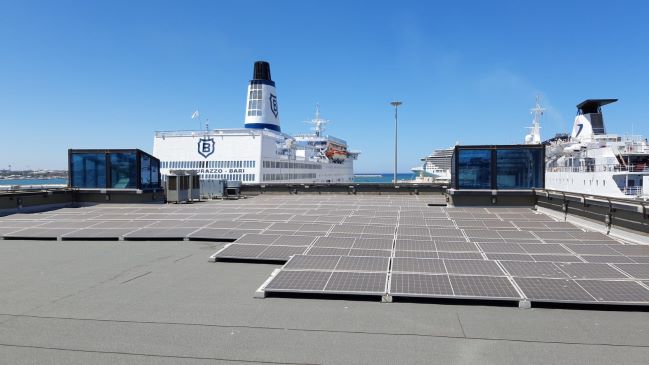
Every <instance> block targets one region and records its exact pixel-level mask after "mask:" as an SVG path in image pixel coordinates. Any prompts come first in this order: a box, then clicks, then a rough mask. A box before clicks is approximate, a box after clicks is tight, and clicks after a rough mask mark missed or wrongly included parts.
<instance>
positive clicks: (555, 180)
mask: <svg viewBox="0 0 649 365" xmlns="http://www.w3.org/2000/svg"><path fill="white" fill-rule="evenodd" d="M616 101H617V99H588V100H585V101H583V102H581V103H579V104H578V105H577V116H576V117H575V121H574V124H573V128H572V133H571V134H570V135H567V134H559V135H557V136H555V137H554V138H551V139H549V140H547V141H545V142H543V144H545V145H546V172H545V187H546V189H553V190H560V191H566V192H573V193H585V194H587V195H599V196H606V197H616V198H643V199H646V198H649V143H648V142H647V139H646V138H643V137H642V136H634V135H630V136H621V135H617V134H608V133H607V132H606V128H605V125H604V115H603V113H602V106H605V105H608V104H611V103H614V102H616ZM543 111H544V109H543V108H541V106H540V104H539V102H538V100H537V104H536V107H535V108H534V109H532V112H533V113H534V121H533V124H532V127H531V129H532V130H531V133H530V134H528V135H527V136H526V137H525V143H527V144H529V143H539V142H540V141H541V135H540V118H541V116H542V115H543Z"/></svg>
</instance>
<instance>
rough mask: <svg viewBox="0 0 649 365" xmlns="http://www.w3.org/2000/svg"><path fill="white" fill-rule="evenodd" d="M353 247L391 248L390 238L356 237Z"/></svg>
mask: <svg viewBox="0 0 649 365" xmlns="http://www.w3.org/2000/svg"><path fill="white" fill-rule="evenodd" d="M352 248H354V249H373V250H391V249H392V238H389V239H369V238H357V239H356V241H355V242H354V245H353V246H352Z"/></svg>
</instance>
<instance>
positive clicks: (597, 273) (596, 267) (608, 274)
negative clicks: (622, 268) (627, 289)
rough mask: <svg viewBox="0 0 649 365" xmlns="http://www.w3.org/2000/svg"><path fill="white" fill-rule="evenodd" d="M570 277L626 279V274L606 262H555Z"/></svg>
mask: <svg viewBox="0 0 649 365" xmlns="http://www.w3.org/2000/svg"><path fill="white" fill-rule="evenodd" d="M555 265H556V266H557V267H558V268H560V269H561V270H562V271H563V272H565V273H566V274H568V276H569V277H570V278H572V279H626V278H627V276H626V275H624V274H622V273H621V272H619V271H618V270H615V269H614V268H613V267H611V266H609V265H607V264H594V263H557V264H555Z"/></svg>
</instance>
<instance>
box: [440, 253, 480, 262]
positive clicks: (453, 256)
mask: <svg viewBox="0 0 649 365" xmlns="http://www.w3.org/2000/svg"><path fill="white" fill-rule="evenodd" d="M437 255H438V256H439V258H440V259H449V260H483V259H484V257H482V255H481V254H480V253H479V252H443V251H439V252H438V253H437Z"/></svg>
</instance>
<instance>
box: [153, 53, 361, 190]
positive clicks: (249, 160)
mask: <svg viewBox="0 0 649 365" xmlns="http://www.w3.org/2000/svg"><path fill="white" fill-rule="evenodd" d="M246 105H247V106H246V116H245V124H244V128H238V129H212V130H209V129H208V128H206V129H205V130H203V131H200V130H194V131H170V132H155V136H154V139H153V155H154V156H155V157H157V158H158V159H160V163H161V168H160V172H161V174H162V175H165V174H168V173H169V171H170V170H196V171H198V173H199V174H200V177H201V179H206V180H210V179H226V180H229V181H241V182H242V183H243V184H267V183H270V184H272V183H349V182H352V181H353V179H354V160H356V159H357V158H358V154H359V153H358V152H352V151H350V150H349V149H348V146H347V142H345V141H344V140H342V139H339V138H335V137H332V136H325V135H324V134H323V130H324V125H325V124H326V121H325V120H323V119H320V115H319V111H318V112H317V114H316V118H315V119H314V120H312V121H311V122H312V123H313V124H314V125H315V132H314V133H313V134H303V135H297V136H290V135H288V134H285V133H282V131H281V128H280V122H279V111H278V104H277V92H276V90H275V82H274V81H273V80H272V79H271V75H270V65H269V64H268V63H267V62H264V61H259V62H256V63H255V66H254V72H253V79H252V80H251V81H250V83H249V86H248V97H247V103H246Z"/></svg>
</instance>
